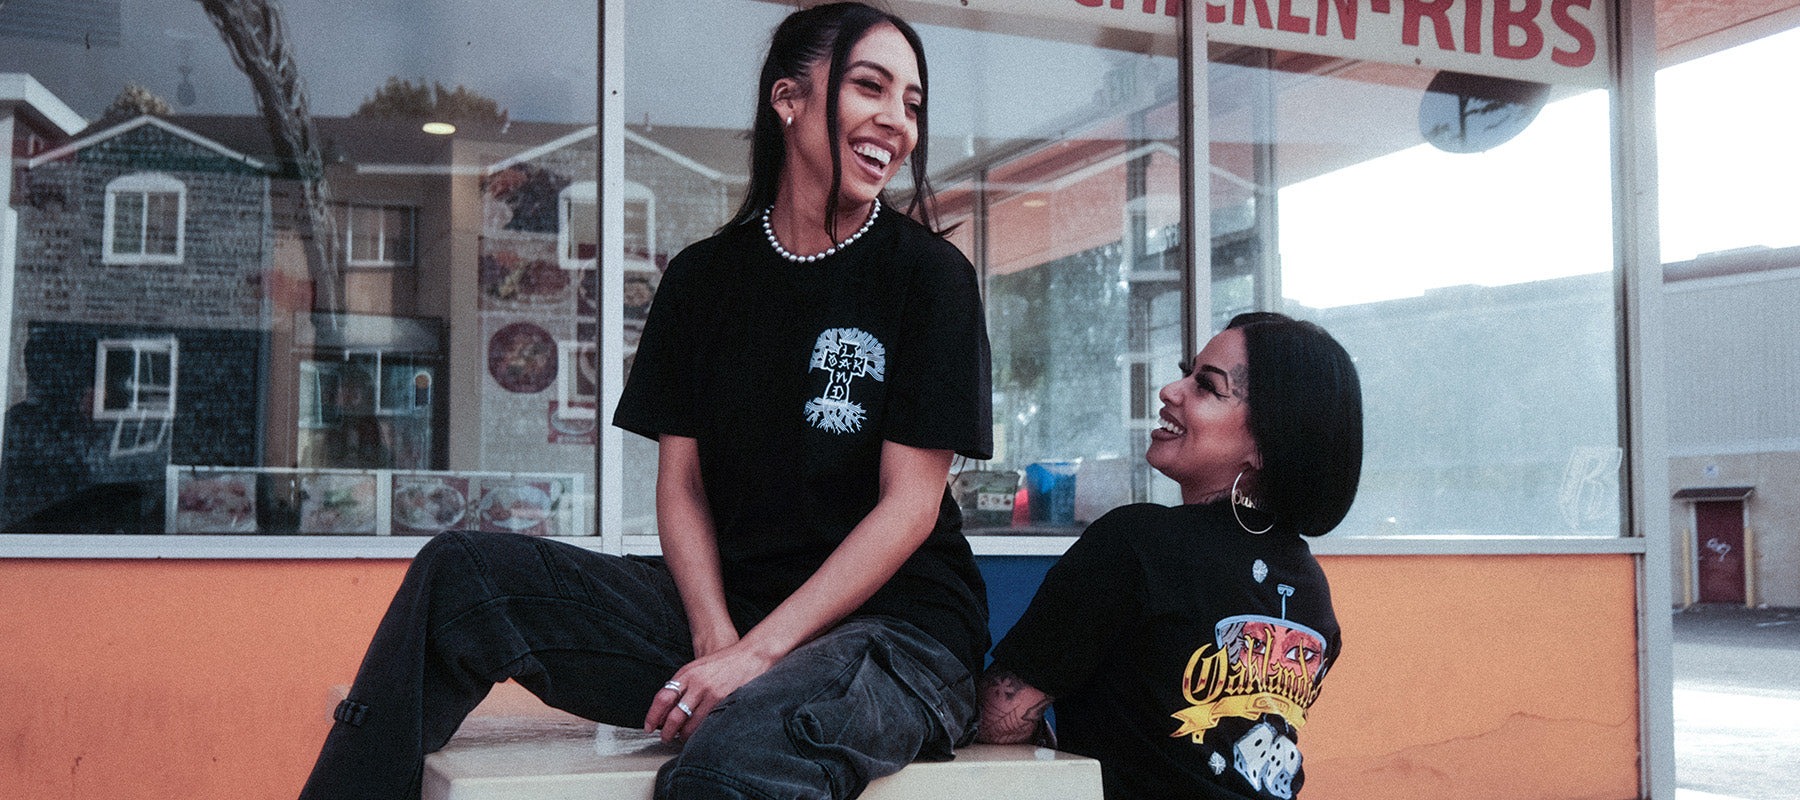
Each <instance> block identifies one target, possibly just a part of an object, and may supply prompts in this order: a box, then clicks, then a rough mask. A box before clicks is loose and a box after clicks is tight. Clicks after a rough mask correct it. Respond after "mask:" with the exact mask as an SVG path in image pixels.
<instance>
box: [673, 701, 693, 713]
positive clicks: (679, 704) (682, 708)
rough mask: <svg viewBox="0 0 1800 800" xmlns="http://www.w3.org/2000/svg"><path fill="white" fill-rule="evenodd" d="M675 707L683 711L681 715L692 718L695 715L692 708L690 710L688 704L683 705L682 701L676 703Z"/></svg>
mask: <svg viewBox="0 0 1800 800" xmlns="http://www.w3.org/2000/svg"><path fill="white" fill-rule="evenodd" d="M675 707H676V708H679V709H681V713H683V714H686V715H688V716H690V717H691V716H693V715H694V710H693V709H691V708H688V704H687V703H683V702H681V701H680V700H677V701H675Z"/></svg>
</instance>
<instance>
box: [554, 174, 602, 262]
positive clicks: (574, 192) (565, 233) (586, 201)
mask: <svg viewBox="0 0 1800 800" xmlns="http://www.w3.org/2000/svg"><path fill="white" fill-rule="evenodd" d="M599 204H600V188H599V185H598V184H596V183H595V182H593V181H576V182H574V183H571V184H569V185H568V186H567V187H565V188H564V189H563V190H562V194H560V195H558V197H557V200H556V261H557V263H558V264H560V265H561V266H562V268H563V269H567V270H583V269H593V268H594V267H595V265H597V264H598V263H599V262H600V258H599V256H598V253H597V252H596V255H595V257H594V258H581V257H579V256H577V255H574V254H572V253H571V252H570V248H571V247H572V246H573V245H574V244H576V242H575V241H574V238H575V237H574V230H575V217H574V215H575V214H576V213H577V212H576V210H577V209H580V208H585V209H586V210H587V211H586V213H588V214H595V215H597V214H598V213H599ZM595 232H596V234H597V233H598V230H597V229H596V231H595ZM599 243H600V242H599V237H598V236H596V237H595V242H594V244H595V245H596V246H598V245H599ZM596 250H598V247H596Z"/></svg>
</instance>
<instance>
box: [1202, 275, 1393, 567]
mask: <svg viewBox="0 0 1800 800" xmlns="http://www.w3.org/2000/svg"><path fill="white" fill-rule="evenodd" d="M1225 327H1226V328H1227V329H1232V328H1236V329H1239V330H1241V331H1243V334H1244V354H1245V361H1246V364H1247V367H1248V369H1249V371H1250V379H1249V384H1250V391H1249V394H1248V396H1247V398H1246V402H1247V403H1248V405H1249V407H1250V414H1249V416H1250V420H1249V422H1250V436H1251V437H1252V438H1254V439H1255V440H1256V449H1257V452H1259V453H1261V454H1262V469H1261V471H1260V472H1259V473H1258V476H1257V481H1256V486H1257V495H1258V496H1257V507H1258V508H1259V509H1265V510H1267V511H1270V512H1272V513H1273V514H1274V515H1275V519H1276V520H1277V522H1278V524H1281V525H1282V526H1283V527H1288V528H1291V529H1293V530H1295V531H1297V532H1299V533H1301V534H1304V535H1307V536H1323V535H1324V534H1326V533H1327V532H1329V531H1330V530H1331V529H1332V528H1335V527H1337V524H1338V523H1339V522H1343V521H1344V515H1345V514H1348V513H1349V512H1350V504H1351V503H1352V502H1354V501H1355V500H1356V486H1357V483H1358V482H1359V481H1360V480H1361V479H1362V457H1363V414H1362V383H1361V381H1360V379H1358V378H1357V375H1356V364H1355V363H1354V362H1353V361H1352V360H1351V358H1350V354H1349V353H1348V352H1347V351H1345V350H1344V346H1343V345H1341V344H1338V341H1337V340H1336V339H1333V338H1332V337H1331V334H1329V333H1326V332H1325V329H1324V328H1321V327H1319V326H1318V325H1316V324H1314V323H1311V322H1306V321H1304V320H1296V319H1293V318H1291V317H1288V316H1287V315H1285V314H1276V313H1274V312H1269V311H1259V312H1252V313H1249V314H1239V315H1238V316H1237V317H1235V318H1233V319H1232V320H1231V324H1229V325H1226V326H1225Z"/></svg>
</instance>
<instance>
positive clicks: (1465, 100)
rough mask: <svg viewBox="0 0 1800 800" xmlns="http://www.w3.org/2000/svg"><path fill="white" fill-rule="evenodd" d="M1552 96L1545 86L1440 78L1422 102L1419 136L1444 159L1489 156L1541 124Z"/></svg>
mask: <svg viewBox="0 0 1800 800" xmlns="http://www.w3.org/2000/svg"><path fill="white" fill-rule="evenodd" d="M1549 93H1550V87H1549V86H1548V85H1545V84H1542V83H1533V82H1531V81H1521V80H1515V79H1512V78H1498V77H1494V76H1491V75H1471V74H1469V73H1466V72H1450V71H1444V72H1439V73H1438V74H1437V77H1434V78H1432V79H1431V83H1430V84H1429V85H1427V86H1426V87H1425V96H1424V98H1422V99H1421V100H1420V101H1419V132H1420V133H1422V134H1424V136H1425V141H1427V142H1430V143H1431V146H1433V147H1436V148H1437V149H1439V150H1443V151H1444V152H1446V153H1479V152H1481V151H1483V150H1491V149H1493V148H1495V147H1499V146H1500V145H1502V144H1505V143H1506V142H1507V141H1508V140H1510V139H1512V138H1513V137H1514V136H1517V135H1519V133H1520V132H1522V131H1524V130H1525V127H1526V126H1527V125H1530V124H1531V121H1532V120H1534V119H1537V115H1538V111H1539V110H1541V109H1543V107H1544V99H1545V97H1547V96H1548V95H1549Z"/></svg>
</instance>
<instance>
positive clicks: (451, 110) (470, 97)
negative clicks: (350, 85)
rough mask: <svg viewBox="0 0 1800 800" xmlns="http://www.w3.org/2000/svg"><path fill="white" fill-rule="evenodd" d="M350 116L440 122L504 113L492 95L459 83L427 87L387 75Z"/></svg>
mask: <svg viewBox="0 0 1800 800" xmlns="http://www.w3.org/2000/svg"><path fill="white" fill-rule="evenodd" d="M351 116H356V117H368V118H371V119H431V120H438V121H440V122H493V123H499V122H503V121H505V119H506V112H504V111H501V110H500V104H499V103H497V102H495V101H494V100H493V99H492V98H489V97H485V96H483V95H481V94H479V93H477V92H472V91H469V90H468V89H465V88H463V87H461V86H458V87H456V88H455V89H446V88H444V85H443V84H441V83H434V84H431V85H429V86H427V85H426V84H425V81H424V80H422V79H421V80H420V81H419V82H418V83H417V84H414V83H413V82H412V81H408V80H401V79H400V77H399V76H397V75H395V76H389V77H388V79H387V83H386V84H384V85H383V86H382V87H381V88H379V89H376V90H375V94H374V95H373V96H371V97H369V98H368V99H366V100H364V101H363V104H362V105H361V106H358V107H357V109H356V113H355V114H352V115H351Z"/></svg>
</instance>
